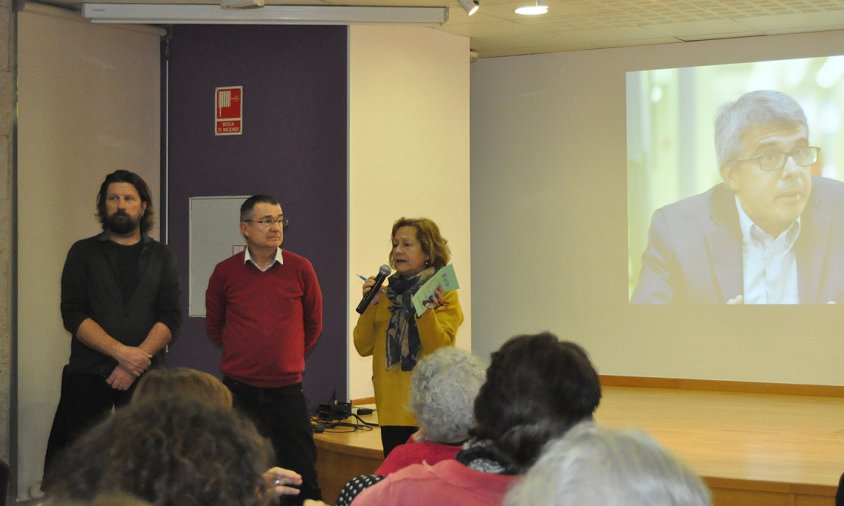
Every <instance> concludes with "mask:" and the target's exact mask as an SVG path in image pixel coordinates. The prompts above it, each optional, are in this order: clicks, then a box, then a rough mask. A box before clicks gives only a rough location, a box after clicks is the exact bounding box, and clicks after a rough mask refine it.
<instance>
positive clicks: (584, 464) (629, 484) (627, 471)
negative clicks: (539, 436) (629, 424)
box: [504, 422, 712, 506]
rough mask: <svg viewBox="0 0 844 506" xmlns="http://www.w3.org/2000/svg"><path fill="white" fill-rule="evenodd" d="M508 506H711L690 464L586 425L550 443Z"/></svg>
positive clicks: (648, 443) (632, 437)
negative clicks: (539, 505) (687, 464)
mask: <svg viewBox="0 0 844 506" xmlns="http://www.w3.org/2000/svg"><path fill="white" fill-rule="evenodd" d="M504 504H505V505H506V506H534V505H538V504H542V505H546V506H709V505H711V504H712V502H711V500H710V496H709V490H707V488H706V486H705V485H704V484H703V481H701V479H700V478H699V477H698V476H697V475H696V474H695V473H694V471H692V470H691V469H690V468H689V467H688V466H686V464H684V463H683V462H681V461H680V460H679V459H677V458H676V457H674V456H673V455H672V454H671V453H669V452H668V451H667V450H666V449H665V448H663V447H662V446H660V444H659V443H657V442H656V441H655V440H654V439H653V438H652V437H650V436H649V435H647V434H645V433H644V432H639V431H617V430H612V429H606V428H601V427H597V426H596V425H595V424H593V423H591V422H584V423H581V424H580V425H578V426H576V427H574V428H573V429H571V430H570V431H568V432H567V433H566V435H565V436H563V437H562V438H560V439H559V440H556V441H554V442H552V443H549V444H548V446H546V447H545V450H544V451H543V452H542V456H541V457H540V458H539V460H537V462H536V464H535V465H534V466H533V467H532V468H531V469H530V471H528V473H527V474H526V475H525V477H524V479H522V480H521V481H520V482H519V483H518V484H517V485H516V486H515V487H513V489H511V490H510V492H509V493H508V494H507V498H506V500H505V501H504Z"/></svg>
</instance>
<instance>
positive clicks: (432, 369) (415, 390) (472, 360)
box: [337, 346, 486, 506]
mask: <svg viewBox="0 0 844 506" xmlns="http://www.w3.org/2000/svg"><path fill="white" fill-rule="evenodd" d="M485 378H486V372H485V371H484V366H483V363H481V361H480V359H478V357H476V356H474V355H472V354H471V353H470V352H468V351H465V350H461V349H460V348H454V347H451V346H448V347H445V348H440V349H438V350H437V351H435V352H433V353H432V354H430V355H428V356H426V357H425V358H423V359H422V360H420V361H419V363H418V364H417V365H416V368H415V369H414V370H413V379H412V382H411V388H410V402H409V405H410V410H411V411H412V412H413V414H414V415H416V419H417V421H418V422H419V430H418V431H417V432H416V433H415V434H413V435H412V436H411V437H410V438H409V439H408V440H407V442H406V443H405V444H402V445H399V446H396V447H395V448H394V449H393V451H392V452H390V454H389V455H387V458H386V459H384V462H383V463H382V464H381V466H380V467H379V468H378V469H377V470H376V471H375V474H374V475H363V476H358V477H357V478H354V479H352V480H351V481H349V483H347V484H346V486H345V487H343V490H341V491H340V497H339V498H338V499H337V506H345V505H348V504H351V502H352V500H353V499H354V498H355V496H356V495H357V494H358V493H360V492H361V491H362V490H363V489H364V488H366V487H368V486H371V485H373V484H375V483H377V482H378V481H380V480H381V479H383V476H385V475H387V474H390V473H392V472H395V471H398V470H400V469H403V468H405V467H407V466H409V465H411V464H418V463H422V462H426V463H427V464H429V465H434V464H436V463H437V462H439V461H441V460H447V459H454V458H455V456H457V452H459V451H460V448H461V447H462V445H463V443H464V442H465V441H466V439H467V438H468V437H469V429H470V428H471V427H472V425H473V423H474V421H475V416H474V412H473V408H472V406H473V405H474V403H475V398H476V397H477V395H478V391H479V390H480V388H481V385H482V384H483V382H484V379H485Z"/></svg>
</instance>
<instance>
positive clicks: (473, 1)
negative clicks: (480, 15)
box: [457, 0, 481, 16]
mask: <svg viewBox="0 0 844 506" xmlns="http://www.w3.org/2000/svg"><path fill="white" fill-rule="evenodd" d="M457 3H459V4H460V7H463V10H464V11H466V14H468V15H470V16H471V15H472V14H474V13H476V12H478V9H479V8H480V7H481V2H480V0H457Z"/></svg>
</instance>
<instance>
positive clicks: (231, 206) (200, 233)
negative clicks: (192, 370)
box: [188, 196, 248, 317]
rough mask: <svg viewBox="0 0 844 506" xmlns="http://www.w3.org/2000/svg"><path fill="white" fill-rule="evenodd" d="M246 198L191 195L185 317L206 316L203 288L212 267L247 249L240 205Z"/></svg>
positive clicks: (204, 288)
mask: <svg viewBox="0 0 844 506" xmlns="http://www.w3.org/2000/svg"><path fill="white" fill-rule="evenodd" d="M247 198H248V197H245V196H241V197H191V199H190V222H189V224H188V229H189V230H190V243H189V245H188V284H189V285H190V292H189V295H188V316H202V317H204V316H205V290H206V289H207V288H208V279H209V278H210V277H211V274H212V273H213V272H214V267H215V266H216V265H217V264H218V263H220V262H221V261H222V260H225V259H226V258H228V257H230V256H232V255H234V254H235V253H239V252H241V251H243V250H244V249H246V242H245V240H244V239H243V236H242V235H241V234H240V226H239V223H240V206H241V205H242V204H243V202H244V201H245V200H246V199H247Z"/></svg>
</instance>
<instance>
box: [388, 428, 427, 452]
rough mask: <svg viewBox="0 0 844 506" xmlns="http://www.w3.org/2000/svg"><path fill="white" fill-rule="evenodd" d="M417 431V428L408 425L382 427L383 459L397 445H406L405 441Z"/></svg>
mask: <svg viewBox="0 0 844 506" xmlns="http://www.w3.org/2000/svg"><path fill="white" fill-rule="evenodd" d="M417 430H419V427H412V426H409V425H382V426H381V446H382V447H383V448H384V457H386V456H387V455H389V454H390V452H391V451H393V448H395V447H396V446H398V445H403V444H405V443H407V439H408V438H409V437H410V436H411V434H413V433H414V432H416V431H417Z"/></svg>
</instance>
